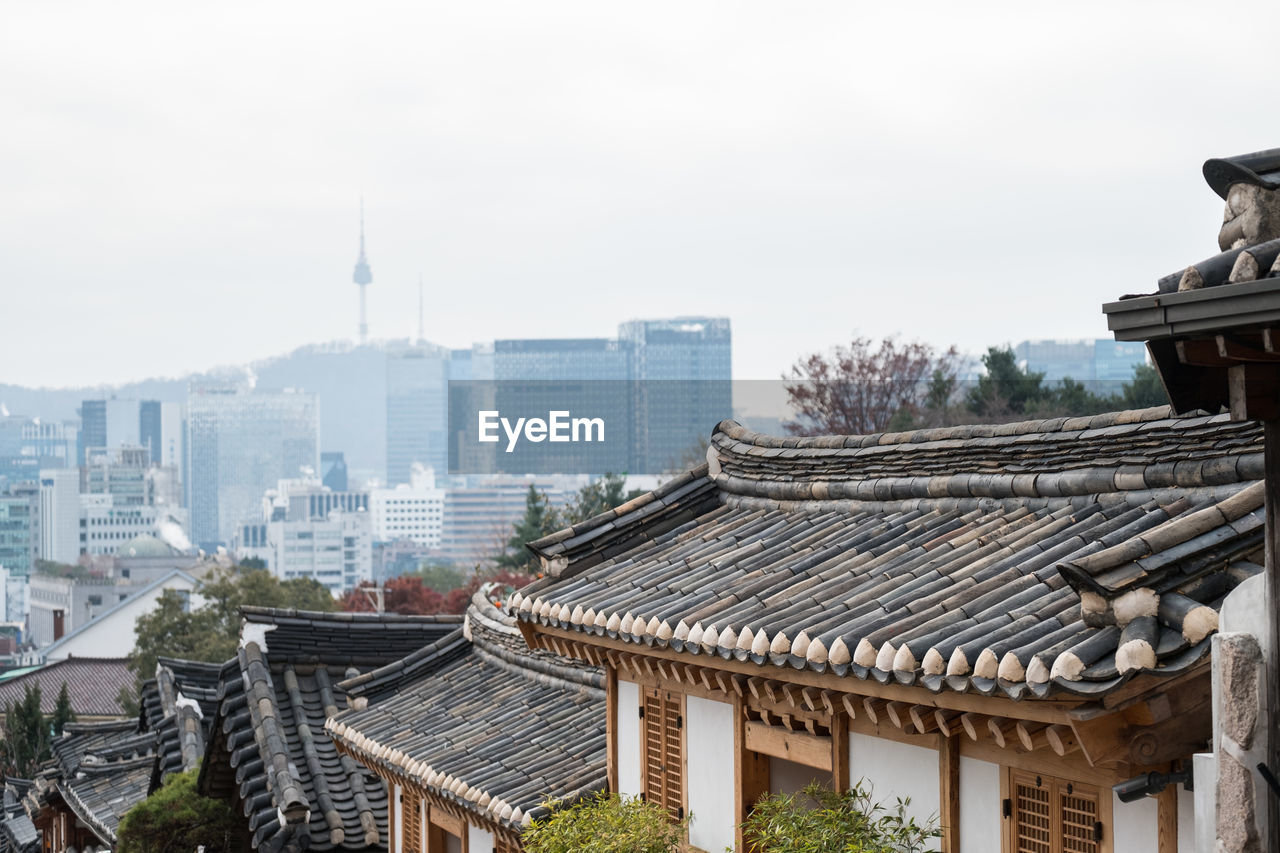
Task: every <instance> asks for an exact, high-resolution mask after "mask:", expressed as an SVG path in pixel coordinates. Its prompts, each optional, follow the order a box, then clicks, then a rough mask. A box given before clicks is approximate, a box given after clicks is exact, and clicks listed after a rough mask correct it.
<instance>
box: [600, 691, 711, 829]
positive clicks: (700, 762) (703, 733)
mask: <svg viewBox="0 0 1280 853" xmlns="http://www.w3.org/2000/svg"><path fill="white" fill-rule="evenodd" d="M618 707H619V713H621V707H622V705H621V703H619V705H618ZM684 739H685V749H686V751H687V753H688V754H687V755H686V757H685V767H686V768H687V773H688V779H687V784H686V785H685V790H686V791H687V792H688V794H687V796H688V800H687V802H688V804H689V811H690V812H691V813H692V814H693V823H692V824H690V826H689V843H690V844H692V845H693V846H695V847H701V848H702V849H703V850H708V851H721V850H724V848H725V847H726V846H729V847H731V846H733V843H734V836H735V832H734V808H733V792H734V785H733V775H732V774H733V773H734V766H733V760H734V759H733V706H732V705H730V704H728V703H727V702H716V701H713V700H711V699H701V698H699V697H697V696H689V697H687V698H686V699H685V707H684ZM637 754H638V753H637ZM619 778H621V777H619Z"/></svg>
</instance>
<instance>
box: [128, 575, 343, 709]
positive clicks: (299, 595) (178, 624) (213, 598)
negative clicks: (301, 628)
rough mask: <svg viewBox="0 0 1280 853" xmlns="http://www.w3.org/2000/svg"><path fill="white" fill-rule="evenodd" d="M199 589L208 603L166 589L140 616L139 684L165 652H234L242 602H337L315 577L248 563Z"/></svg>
mask: <svg viewBox="0 0 1280 853" xmlns="http://www.w3.org/2000/svg"><path fill="white" fill-rule="evenodd" d="M199 593H200V595H201V596H202V597H203V598H204V604H203V605H201V606H200V607H197V608H194V609H192V608H191V607H190V606H189V599H188V597H187V596H186V595H185V594H183V593H181V592H178V591H175V590H165V591H164V593H163V594H162V595H161V596H160V600H159V603H158V604H157V606H156V608H155V609H154V610H152V611H151V612H150V613H147V614H145V615H143V616H140V617H138V621H137V622H136V623H135V625H134V636H135V641H134V647H133V654H132V655H131V656H130V663H129V665H130V667H131V668H132V669H133V671H134V673H136V675H137V677H138V684H139V685H140V684H141V682H142V681H143V680H145V679H148V678H151V677H152V676H154V675H155V671H156V662H157V660H158V659H159V658H160V657H161V656H162V655H163V656H165V657H176V658H185V659H187V660H200V661H208V662H210V663H222V662H223V661H226V660H229V659H231V658H232V657H234V656H235V653H236V644H237V643H238V642H239V640H240V607H241V605H258V606H261V607H292V608H295V609H297V610H319V611H323V612H327V611H331V610H334V609H335V607H336V603H335V602H334V600H333V596H332V595H330V594H329V591H328V590H327V589H325V587H324V586H323V585H322V584H320V583H319V582H317V581H315V580H312V579H311V578H295V579H292V580H287V581H281V580H280V579H279V578H277V577H276V576H275V575H273V574H271V573H270V572H268V571H265V570H263V569H247V568H244V567H243V566H240V567H235V568H232V569H229V570H226V571H223V572H219V573H218V574H216V575H214V576H213V577H211V578H209V579H208V580H207V581H205V582H204V583H203V584H202V585H201V587H200V589H199ZM137 686H138V685H135V692H134V694H133V695H134V696H136V688H137ZM122 692H123V691H122Z"/></svg>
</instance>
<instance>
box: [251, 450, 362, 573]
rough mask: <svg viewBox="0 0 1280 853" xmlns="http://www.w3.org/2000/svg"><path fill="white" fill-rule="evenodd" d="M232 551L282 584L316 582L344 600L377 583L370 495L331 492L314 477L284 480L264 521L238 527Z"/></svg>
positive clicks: (265, 508)
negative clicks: (367, 584) (257, 562)
mask: <svg viewBox="0 0 1280 853" xmlns="http://www.w3.org/2000/svg"><path fill="white" fill-rule="evenodd" d="M233 548H234V550H235V552H236V554H237V556H239V557H240V558H241V559H246V558H249V557H256V558H258V559H260V560H262V561H263V562H265V563H266V564H267V568H268V569H269V570H270V571H271V572H272V573H274V574H275V575H276V576H277V577H279V578H280V579H281V580H294V579H297V578H312V579H314V580H316V581H318V582H319V583H321V584H323V585H324V586H325V587H326V588H327V589H328V590H329V591H330V592H331V593H333V594H334V595H335V596H336V595H339V594H341V593H342V592H343V591H344V590H347V589H353V588H355V587H357V586H359V585H360V584H361V583H363V582H364V581H368V580H372V579H373V536H372V526H371V515H370V513H369V495H368V493H367V492H361V491H346V492H334V491H331V490H329V489H327V488H325V486H324V485H323V484H321V482H320V481H319V480H318V479H316V478H315V477H314V476H312V477H302V478H295V479H289V480H281V481H280V482H279V483H278V484H277V486H276V488H274V489H271V490H270V491H268V492H267V493H266V495H265V496H264V497H263V498H262V502H261V510H260V515H259V516H258V517H257V518H255V519H253V520H251V521H246V522H243V523H241V524H239V525H238V526H237V529H236V535H235V538H234V543H233Z"/></svg>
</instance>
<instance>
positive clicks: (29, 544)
mask: <svg viewBox="0 0 1280 853" xmlns="http://www.w3.org/2000/svg"><path fill="white" fill-rule="evenodd" d="M38 506H39V503H38V501H37V500H33V499H32V496H31V495H30V494H17V495H14V494H2V495H0V567H3V568H4V569H6V570H7V571H8V572H9V574H10V575H11V576H25V575H28V574H30V573H31V568H32V566H33V565H34V563H35V556H36V540H35V536H36V534H37V533H38V527H37V525H36V508H37V507H38Z"/></svg>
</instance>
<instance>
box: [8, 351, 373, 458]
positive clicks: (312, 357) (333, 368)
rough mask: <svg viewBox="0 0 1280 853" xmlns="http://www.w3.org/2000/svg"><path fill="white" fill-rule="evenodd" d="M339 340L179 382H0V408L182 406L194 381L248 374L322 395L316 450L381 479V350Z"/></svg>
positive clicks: (52, 416) (38, 412) (58, 412)
mask: <svg viewBox="0 0 1280 853" xmlns="http://www.w3.org/2000/svg"><path fill="white" fill-rule="evenodd" d="M389 345H391V343H378V344H372V345H369V346H355V345H353V344H349V343H344V342H337V343H329V344H313V345H311V346H305V347H302V348H300V349H297V350H294V351H293V352H291V353H288V354H287V355H281V356H276V357H274V358H269V359H265V360H263V361H259V362H254V363H252V364H248V365H245V366H243V367H239V368H227V369H219V370H217V371H212V372H209V373H201V374H191V375H188V376H183V377H181V378H178V379H145V380H142V381H140V382H130V383H127V384H124V385H113V386H96V387H89V386H86V387H83V388H26V387H23V386H21V385H7V384H3V383H0V403H2V404H3V405H4V407H5V408H7V409H8V410H9V411H10V412H11V413H13V414H15V415H30V416H33V417H39V418H43V419H45V420H69V419H72V418H75V417H77V415H76V410H77V409H79V408H80V404H81V402H83V401H84V400H95V399H96V400H101V399H103V398H106V397H112V396H114V397H118V398H120V399H125V400H128V399H139V400H161V401H164V402H178V403H181V402H186V399H187V384H188V383H189V382H190V381H191V380H193V379H200V378H208V377H211V376H215V375H216V376H226V375H228V373H239V372H252V373H253V374H254V375H255V376H256V377H257V385H258V387H259V388H300V389H303V390H305V391H313V392H315V393H316V394H317V395H319V397H320V448H321V450H324V451H335V450H337V451H342V452H343V453H345V454H346V457H347V466H348V468H350V469H351V472H352V473H353V474H356V475H360V476H377V477H383V476H385V475H384V472H383V468H384V466H385V464H386V452H387V404H386V399H387V349H386V348H387V346H389Z"/></svg>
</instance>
